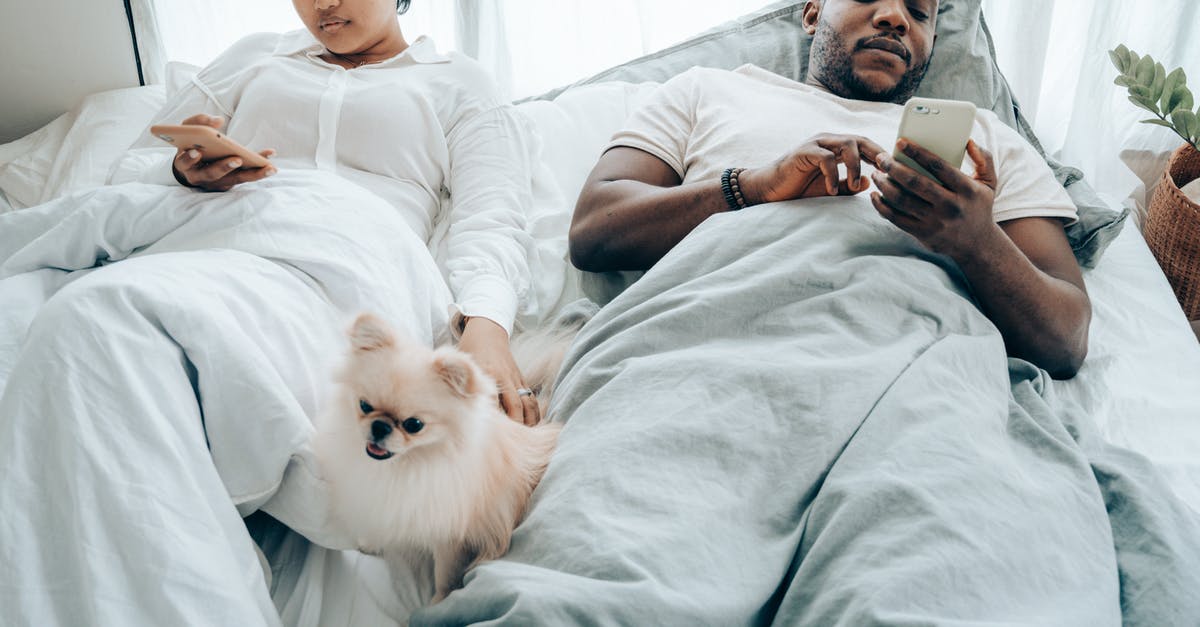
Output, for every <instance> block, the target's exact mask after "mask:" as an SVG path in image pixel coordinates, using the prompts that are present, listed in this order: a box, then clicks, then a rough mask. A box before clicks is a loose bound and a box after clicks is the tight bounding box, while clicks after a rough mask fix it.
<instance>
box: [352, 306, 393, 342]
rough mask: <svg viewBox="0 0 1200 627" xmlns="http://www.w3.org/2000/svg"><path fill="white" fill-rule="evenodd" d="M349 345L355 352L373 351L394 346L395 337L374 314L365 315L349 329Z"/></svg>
mask: <svg viewBox="0 0 1200 627" xmlns="http://www.w3.org/2000/svg"><path fill="white" fill-rule="evenodd" d="M350 343H351V344H352V345H353V346H354V349H355V350H360V351H373V350H379V349H381V348H388V347H391V346H394V345H395V344H396V336H395V335H393V334H392V330H391V329H390V328H388V325H387V323H386V322H384V321H383V320H382V319H380V318H379V317H378V316H376V315H374V314H369V313H365V314H362V315H360V316H359V317H358V319H357V320H355V321H354V326H353V327H351V328H350Z"/></svg>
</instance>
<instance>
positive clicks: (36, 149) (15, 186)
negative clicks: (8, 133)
mask: <svg viewBox="0 0 1200 627" xmlns="http://www.w3.org/2000/svg"><path fill="white" fill-rule="evenodd" d="M74 121H75V113H74V112H70V113H64V114H62V115H60V116H58V117H57V118H55V119H54V121H53V122H50V123H49V124H47V125H45V126H43V127H42V128H40V129H38V130H36V131H34V132H32V133H30V134H28V135H26V136H25V137H22V138H21V139H18V140H16V141H14V142H10V143H7V144H4V145H3V146H0V191H2V192H3V193H4V196H5V198H6V199H7V201H8V204H9V205H10V206H11V207H10V208H11V209H24V208H25V207H29V206H32V205H36V204H37V203H38V199H39V198H41V196H42V190H44V189H45V188H46V179H47V177H48V176H49V175H50V170H51V168H53V166H54V158H55V157H56V156H57V155H58V151H59V148H60V147H61V146H62V142H63V140H64V139H65V138H66V136H67V131H69V130H71V125H72V124H73V123H74Z"/></svg>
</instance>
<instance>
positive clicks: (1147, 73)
mask: <svg viewBox="0 0 1200 627" xmlns="http://www.w3.org/2000/svg"><path fill="white" fill-rule="evenodd" d="M1134 76H1136V77H1137V82H1138V83H1139V84H1141V85H1145V86H1146V87H1149V86H1150V84H1151V83H1153V82H1154V59H1151V58H1150V55H1146V56H1144V57H1142V59H1141V61H1138V63H1137V67H1136V68H1134Z"/></svg>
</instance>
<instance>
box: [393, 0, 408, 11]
mask: <svg viewBox="0 0 1200 627" xmlns="http://www.w3.org/2000/svg"><path fill="white" fill-rule="evenodd" d="M410 1H411V0H396V13H400V14H403V13H407V12H408V4H409V2H410Z"/></svg>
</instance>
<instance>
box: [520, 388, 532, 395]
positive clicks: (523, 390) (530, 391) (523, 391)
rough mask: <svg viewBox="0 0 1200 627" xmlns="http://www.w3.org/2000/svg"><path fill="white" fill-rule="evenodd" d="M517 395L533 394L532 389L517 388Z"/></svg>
mask: <svg viewBox="0 0 1200 627" xmlns="http://www.w3.org/2000/svg"><path fill="white" fill-rule="evenodd" d="M517 396H533V390H531V389H529V388H517Z"/></svg>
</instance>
